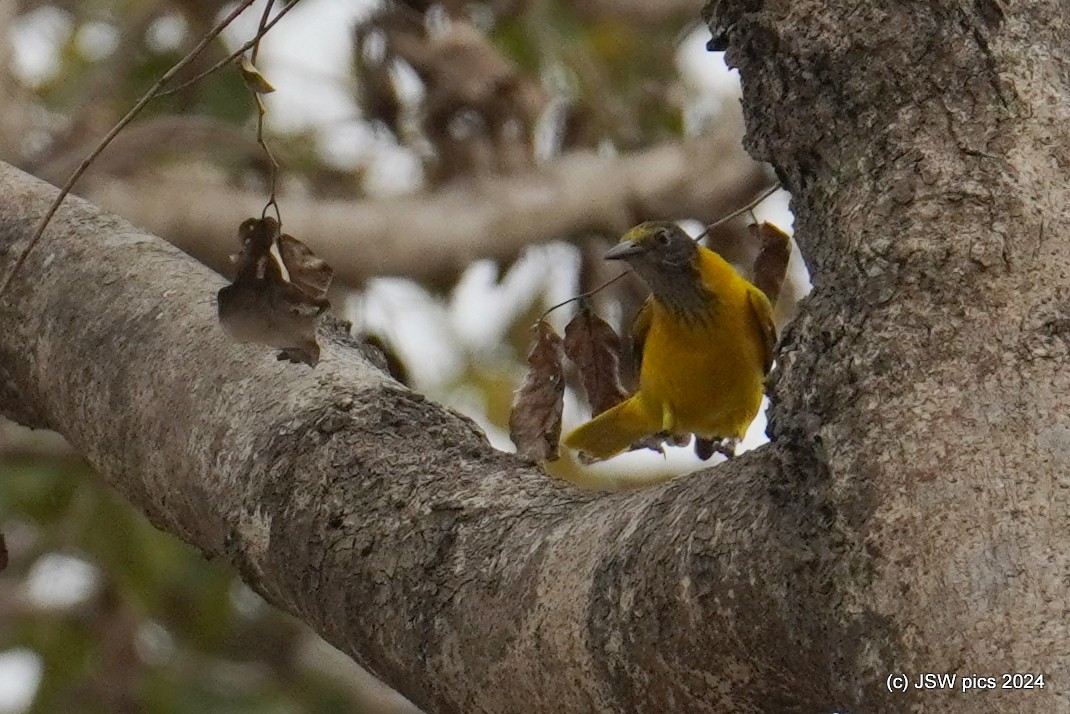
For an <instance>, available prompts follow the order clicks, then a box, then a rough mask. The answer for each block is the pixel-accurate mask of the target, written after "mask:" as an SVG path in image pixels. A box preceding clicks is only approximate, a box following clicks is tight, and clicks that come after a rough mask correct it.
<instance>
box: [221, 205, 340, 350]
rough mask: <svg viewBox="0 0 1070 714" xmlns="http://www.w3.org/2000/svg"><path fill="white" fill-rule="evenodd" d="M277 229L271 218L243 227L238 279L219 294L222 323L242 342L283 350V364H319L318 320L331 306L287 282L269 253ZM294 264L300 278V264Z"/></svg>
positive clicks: (256, 220) (254, 220)
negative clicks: (284, 360)
mask: <svg viewBox="0 0 1070 714" xmlns="http://www.w3.org/2000/svg"><path fill="white" fill-rule="evenodd" d="M278 230H279V226H278V223H277V222H276V221H275V220H274V219H273V218H250V219H248V220H246V221H244V222H243V223H242V224H241V227H240V228H239V231H238V235H239V237H240V238H241V241H242V249H241V252H239V253H238V254H237V255H236V256H234V257H233V260H234V262H235V263H236V264H237V267H238V271H237V275H236V276H235V278H234V282H233V283H231V284H230V285H228V286H226V287H224V288H223V289H221V290H220V291H219V293H218V296H217V298H218V303H219V322H220V324H222V326H223V327H224V329H226V331H227V333H228V334H229V335H230V336H231V337H232V338H233V339H234V340H236V341H238V342H259V343H261V344H265V345H268V346H270V347H274V348H276V349H278V350H281V351H280V353H279V356H278V358H279V359H280V360H282V359H286V360H289V361H291V362H304V363H305V364H307V365H309V366H315V365H316V363H317V362H318V361H319V354H320V348H319V344H318V343H317V342H316V322H317V320H318V318H319V316H320V315H321V314H322V313H323V312H324V311H325V310H326V309H327V308H328V307H329V306H330V303H328V302H327V300H325V299H324V298H323V297H322V296H315V295H312V294H309V293H308V292H306V291H305V290H303V289H302V288H301V287H300V286H299V285H297V284H295V283H291V282H287V281H286V280H285V279H284V278H283V276H282V269H281V268H280V267H279V264H278V262H276V260H275V257H274V256H273V255H272V254H271V246H272V245H273V244H274V243H275V240H276V236H277V235H278ZM295 242H297V241H295ZM309 253H311V251H309ZM316 260H319V259H318V258H316ZM294 264H295V266H296V267H297V268H298V274H300V272H301V265H300V264H299V263H298V262H295V263H294ZM325 265H326V264H325ZM329 269H330V268H329V267H328V270H329ZM314 272H315V271H314ZM328 282H329V277H328Z"/></svg>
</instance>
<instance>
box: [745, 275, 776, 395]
mask: <svg viewBox="0 0 1070 714" xmlns="http://www.w3.org/2000/svg"><path fill="white" fill-rule="evenodd" d="M747 304H748V305H749V306H750V319H751V321H752V324H753V327H754V329H755V331H757V333H758V335H759V336H760V337H761V347H762V366H763V369H764V370H765V373H766V374H769V370H770V369H772V367H773V349H774V348H775V347H776V325H775V324H773V307H772V305H770V304H769V299H768V298H767V297H766V296H765V294H764V293H762V292H761V291H759V290H758V288H754V287H751V288H749V289H748V290H747Z"/></svg>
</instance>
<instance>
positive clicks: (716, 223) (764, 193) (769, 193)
mask: <svg viewBox="0 0 1070 714" xmlns="http://www.w3.org/2000/svg"><path fill="white" fill-rule="evenodd" d="M780 188H781V186H780V182H779V181H778V182H777V183H775V184H773V185H772V186H770V187H769V188H767V189H765V190H764V191H762V192H761V193H759V194H758V197H757V198H755V199H754V200H753V201H751V202H750V203H748V204H747V205H746V206H744V207H743V208H740V209H738V210H735V211H732V212H731V213H729V214H728V215H727V216H725V217H724V218H719V219H718V220H716V221H714V222H713V223H711V224H710V225H708V226H706V230H704V231H702V232H701V233H699V234H698V235H697V236H695V240H696V241H698V240H702V238H704V237H705V236H707V235H709V232H710V231H712V230H713V229H714V228H718V227H719V226H723V225H724V224H725V223H728V222H729V221H730V220H732V219H733V218H737V217H739V216H742V215H743V214H744V213H746V212H747V211H753V210H754V209H755V208H756V207H757V206H758V204H759V203H761V202H762V201H764V200H765V199H767V198H769V197H770V196H772V195H773V194H774V193H776V192H777V191H779V190H780Z"/></svg>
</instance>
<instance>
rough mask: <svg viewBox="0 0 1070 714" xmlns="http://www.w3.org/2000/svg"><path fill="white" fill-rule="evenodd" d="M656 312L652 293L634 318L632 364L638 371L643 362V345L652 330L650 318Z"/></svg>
mask: <svg viewBox="0 0 1070 714" xmlns="http://www.w3.org/2000/svg"><path fill="white" fill-rule="evenodd" d="M653 314H654V296H653V295H651V296H650V297H648V298H647V299H646V301H645V302H644V303H643V304H642V305H641V306H640V307H639V310H638V311H636V313H635V318H634V319H632V364H634V365H635V370H636V372H638V371H639V365H641V364H642V363H643V346H644V345H645V343H646V335H647V333H648V332H650V319H651V317H652V316H653Z"/></svg>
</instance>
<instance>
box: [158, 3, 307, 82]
mask: <svg viewBox="0 0 1070 714" xmlns="http://www.w3.org/2000/svg"><path fill="white" fill-rule="evenodd" d="M298 2H300V0H293V2H291V3H290V4H288V5H284V6H283V8H282V9H281V10H279V14H278V15H276V16H275V18H274V19H273V20H272V21H271V22H269V23H267V24H266V25H264V27H263V30H262V31H260V32H258V33H257V36H256V37H254V38H253V39H251V40H249V41H248V42H246V43H245V44H244V45H242V46H241V47H239V48H238V49H236V50H234V51H233V52H231V53H230V54H229V55H227V56H226V57H224V58H223V59H221V60H219V61H218V62H216V63H215V64H214V65H212V66H211V67H209V68H208V69H206V70H204V71H203V72H201V73H200V74H198V75H197V76H196V77H193V78H191V79H188V80H186V81H185V82H183V83H182V84H180V85H178V86H177V87H172V88H171V89H168V90H166V91H163V92H160V93H159V94H158V95H157V96H160V97H167V96H170V95H172V94H175V93H177V92H181V91H182V90H183V89H185V88H186V87H189V86H191V85H194V84H196V83H197V82H199V81H201V80H202V79H204V78H205V77H207V76H208V75H210V74H212V73H213V72H216V71H217V70H219V69H220V68H221V67H224V66H226V65H228V64H230V63H231V62H233V61H234V60H236V59H238V58H239V57H241V56H242V55H243V54H245V53H246V52H248V51H249V50H251V49H252V48H253V47H255V46H256V44H257V43H258V42H259V41H260V38H261V37H263V36H264V35H266V34H267V33H268V31H269V30H270V29H271V28H272V27H274V26H275V23H277V22H278V21H279V20H281V19H282V18H283V17H285V16H286V13H288V12H289V11H290V10H292V9H293V8H294V7H296V6H297V3H298ZM254 62H255V57H254Z"/></svg>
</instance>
